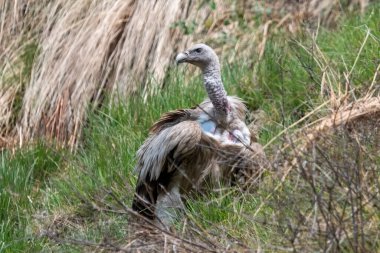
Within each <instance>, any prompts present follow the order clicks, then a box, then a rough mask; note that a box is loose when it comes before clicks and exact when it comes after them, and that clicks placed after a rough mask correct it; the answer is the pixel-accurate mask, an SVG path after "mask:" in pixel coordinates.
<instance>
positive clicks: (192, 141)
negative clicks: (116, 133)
mask: <svg viewBox="0 0 380 253" xmlns="http://www.w3.org/2000/svg"><path fill="white" fill-rule="evenodd" d="M176 63H177V64H180V63H189V64H193V65H195V66H197V67H199V68H200V69H201V71H202V73H203V81H204V87H205V89H206V91H207V94H208V99H206V100H205V101H203V102H202V103H201V104H199V105H198V106H196V107H194V108H193V109H180V110H175V111H171V112H168V113H166V114H164V115H163V116H162V117H161V118H160V119H159V120H158V121H157V122H156V123H154V125H153V126H152V127H151V129H150V133H149V137H148V138H147V139H146V141H145V142H144V143H143V145H142V146H141V147H140V149H139V150H138V151H137V163H136V167H135V171H136V172H137V173H138V180H137V185H136V192H135V195H134V200H133V203H132V209H133V210H134V211H135V212H137V213H139V214H141V215H142V216H144V217H145V218H148V219H153V220H158V221H159V222H160V224H164V225H166V226H170V225H171V224H172V223H173V222H174V221H175V220H176V217H178V211H180V210H183V209H184V208H185V205H184V203H185V202H184V200H185V198H186V196H188V194H191V193H196V192H202V191H203V190H204V189H205V188H207V187H208V189H209V188H210V187H212V186H215V187H216V186H220V185H221V184H222V183H227V184H233V185H239V184H240V185H243V184H245V183H247V182H248V181H249V180H252V179H255V178H256V179H257V178H258V175H261V172H260V171H261V170H262V167H263V166H262V165H263V164H265V163H263V161H265V154H264V152H263V149H262V147H261V146H260V144H258V143H256V142H254V138H253V137H252V136H251V134H250V131H249V129H248V127H247V125H246V124H245V122H244V120H245V116H246V110H247V109H246V107H245V104H244V103H243V101H242V100H241V99H239V98H237V97H232V96H227V93H226V91H225V89H224V86H223V83H222V79H221V70H220V64H219V59H218V56H217V55H216V53H215V52H214V50H213V49H212V48H210V47H209V46H207V45H205V44H196V45H194V46H192V47H191V48H190V49H188V50H186V51H184V52H182V53H179V54H178V55H177V57H176ZM206 186H207V187H206Z"/></svg>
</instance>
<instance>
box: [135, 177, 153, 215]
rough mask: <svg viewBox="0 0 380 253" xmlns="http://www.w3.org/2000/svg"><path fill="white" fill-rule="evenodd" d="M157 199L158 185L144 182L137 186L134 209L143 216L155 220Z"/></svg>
mask: <svg viewBox="0 0 380 253" xmlns="http://www.w3.org/2000/svg"><path fill="white" fill-rule="evenodd" d="M156 201H157V187H156V185H154V183H153V184H152V182H151V183H150V184H148V183H146V182H144V183H141V184H138V185H137V187H136V192H135V197H134V199H133V203H132V209H133V210H134V211H136V212H138V213H139V214H141V215H142V216H144V217H146V218H148V219H151V220H153V219H154V218H155V205H156Z"/></svg>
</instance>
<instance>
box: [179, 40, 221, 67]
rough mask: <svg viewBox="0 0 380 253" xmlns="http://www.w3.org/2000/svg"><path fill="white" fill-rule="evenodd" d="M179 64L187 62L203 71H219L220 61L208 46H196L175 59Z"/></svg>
mask: <svg viewBox="0 0 380 253" xmlns="http://www.w3.org/2000/svg"><path fill="white" fill-rule="evenodd" d="M175 60H176V62H177V64H179V63H183V62H187V63H190V64H193V65H195V66H198V67H199V68H201V69H202V70H203V71H204V70H206V69H210V68H214V69H215V68H217V69H219V59H218V56H217V55H216V53H215V52H214V50H212V48H211V47H209V46H207V45H206V44H196V45H194V46H192V47H191V48H189V49H188V50H186V51H184V52H182V53H179V54H178V55H177V57H176V58H175Z"/></svg>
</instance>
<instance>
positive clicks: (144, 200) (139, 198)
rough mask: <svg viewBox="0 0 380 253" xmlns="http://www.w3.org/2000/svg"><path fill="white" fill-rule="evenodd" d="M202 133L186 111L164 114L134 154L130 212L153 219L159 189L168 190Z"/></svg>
mask: <svg viewBox="0 0 380 253" xmlns="http://www.w3.org/2000/svg"><path fill="white" fill-rule="evenodd" d="M201 136H202V131H201V128H200V126H199V124H198V123H197V122H196V121H193V120H191V119H190V115H189V113H188V111H184V110H179V111H174V112H170V113H167V114H165V115H164V116H163V117H162V118H161V119H160V120H159V121H158V122H157V123H156V124H155V125H154V126H153V127H152V129H151V134H150V136H149V137H148V139H147V140H146V141H145V142H144V144H143V145H142V146H141V148H140V149H139V150H138V152H137V159H138V161H137V165H136V172H137V173H138V174H139V177H138V182H137V186H136V196H135V199H134V201H133V204H132V208H133V209H134V210H136V211H138V212H140V213H141V214H143V215H144V216H146V217H150V218H153V217H154V205H155V203H156V201H157V195H158V194H159V191H160V188H162V187H164V188H165V187H167V186H168V185H169V184H170V180H171V178H172V176H173V175H174V173H175V171H176V168H177V167H178V166H180V164H181V162H182V161H183V160H184V159H186V157H187V156H189V155H191V154H192V152H194V150H195V149H196V147H197V145H198V143H199V142H200V139H201Z"/></svg>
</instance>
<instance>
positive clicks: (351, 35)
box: [0, 5, 380, 252]
mask: <svg viewBox="0 0 380 253" xmlns="http://www.w3.org/2000/svg"><path fill="white" fill-rule="evenodd" d="M379 17H380V8H379V7H378V5H375V6H374V7H372V8H370V9H369V10H368V12H367V14H366V15H365V16H363V17H361V16H356V17H344V18H343V19H342V21H341V23H340V24H339V25H338V27H336V28H335V30H331V29H327V28H323V27H321V28H320V29H319V30H318V36H317V37H315V36H313V35H312V34H307V33H305V34H301V35H299V36H298V37H292V38H289V37H288V36H287V35H286V34H284V33H281V32H278V33H277V34H274V35H273V36H272V37H271V38H270V39H269V40H268V41H267V45H266V51H265V54H264V57H263V59H262V60H260V61H257V62H256V63H255V64H254V65H252V66H250V65H247V64H244V63H242V62H240V61H236V62H235V63H233V64H230V65H224V67H223V80H224V83H225V85H226V89H227V90H228V92H229V94H236V95H238V96H240V97H242V98H243V99H244V100H246V101H247V103H248V106H249V108H250V109H251V110H255V109H261V110H264V111H265V112H266V115H267V119H266V121H265V125H264V126H263V130H262V132H261V136H260V141H261V142H262V143H263V144H265V143H268V142H269V141H270V140H271V139H272V138H274V137H275V136H276V135H277V134H278V133H279V132H280V131H282V130H284V129H285V128H286V127H288V126H289V125H291V124H292V123H294V122H296V121H297V120H300V119H302V117H304V116H305V115H306V114H307V113H308V112H311V111H313V110H314V108H316V106H318V105H320V104H322V103H323V102H325V101H328V100H329V99H331V92H332V91H331V90H333V91H334V92H335V93H336V94H338V93H339V92H342V91H343V90H344V89H343V88H342V84H343V83H344V82H345V78H344V75H343V74H344V73H345V72H346V73H350V78H349V80H350V86H352V87H353V88H354V89H353V93H354V95H355V96H361V95H362V92H363V91H365V90H366V88H368V86H369V85H370V84H371V82H372V78H373V75H374V72H375V70H376V68H377V66H378V64H379V55H380V32H379V31H380V29H379V24H380V18H379ZM368 31H370V32H369V33H367V32H368ZM367 34H369V35H368V36H367ZM318 48H319V49H320V50H318ZM361 48H362V50H361ZM359 52H360V53H359ZM252 57H255V56H252ZM196 73H198V75H195V76H194V77H191V78H187V77H188V76H189V74H188V73H187V71H186V70H185V71H183V69H182V68H179V69H171V70H170V71H169V73H168V74H167V77H166V79H165V87H164V89H162V90H157V91H156V90H152V91H150V92H148V94H149V93H151V94H152V95H149V96H144V95H142V94H140V93H137V94H135V96H133V97H131V98H130V99H129V100H128V101H127V102H120V103H118V104H112V106H105V107H104V108H101V109H99V110H98V111H96V112H95V113H92V114H91V116H90V119H89V121H88V122H87V127H86V128H85V130H84V135H83V139H82V146H81V147H80V148H79V149H78V151H77V152H76V153H70V152H68V151H67V150H64V149H57V148H53V147H52V146H51V144H46V143H43V142H42V143H38V144H35V145H31V146H30V147H28V148H24V149H21V150H17V151H15V152H11V151H2V153H1V161H0V185H1V188H0V210H1V211H0V252H25V251H35V252H38V251H63V252H81V251H82V250H83V247H85V245H81V244H80V243H78V242H81V243H82V244H83V242H93V243H100V242H102V241H104V240H105V238H106V239H107V240H110V241H112V242H113V243H115V244H123V243H125V241H126V238H128V229H127V227H128V219H127V215H125V214H122V213H121V214H120V213H117V212H116V213H112V212H109V211H107V210H109V209H112V210H114V209H115V210H120V204H119V203H117V201H116V199H117V200H121V201H122V202H123V203H124V204H125V205H127V206H130V204H131V198H132V195H133V190H134V184H135V180H136V178H135V175H134V173H133V166H134V163H135V160H134V158H135V153H136V150H137V149H138V147H139V146H140V145H141V144H142V142H143V141H144V139H145V138H146V136H147V132H148V129H149V127H150V126H151V124H152V123H153V122H154V121H155V120H157V119H158V118H159V116H160V115H161V114H162V113H163V112H166V111H169V110H173V109H176V108H186V107H192V106H194V105H195V104H197V103H199V102H201V101H202V99H203V98H204V97H205V96H206V94H205V91H204V89H203V86H202V83H201V78H200V76H199V72H196ZM324 73H326V74H325V75H326V78H327V81H326V86H325V88H324V89H322V94H321V83H322V82H323V78H322V76H323V75H324ZM328 78H330V80H329V79H328ZM236 84H238V85H236ZM329 88H331V89H329ZM327 109H328V107H324V110H321V111H318V113H316V114H313V115H312V116H311V117H310V118H308V119H306V120H305V121H304V122H303V123H302V124H298V125H297V126H296V127H297V128H301V127H302V126H303V124H306V123H308V122H311V121H313V120H315V119H316V118H318V117H321V116H324V115H326V114H327V112H328V110H327ZM281 142H282V139H281V138H279V139H278V140H276V141H275V142H274V144H272V145H271V146H270V147H269V149H268V150H267V152H268V153H272V152H273V153H274V150H275V149H276V148H275V147H277V146H281ZM336 143H337V142H336ZM342 145H343V144H342ZM371 145H372V144H371ZM343 146H344V145H343ZM337 147H338V146H337ZM352 152H354V151H352ZM333 153H334V152H333ZM331 156H332V159H334V157H335V158H336V159H338V158H339V159H344V157H343V158H342V157H339V155H335V156H334V154H332V155H331ZM271 157H272V156H271ZM378 166H379V163H377V168H379V167H378ZM294 173H295V172H294ZM299 175H300V174H298V177H299ZM377 176H378V175H377ZM296 179H297V176H294V177H288V178H287V179H286V181H285V182H284V183H283V184H282V185H281V187H280V188H279V190H278V191H276V192H273V189H274V187H275V186H277V185H278V184H279V183H280V180H279V179H278V178H276V177H271V172H268V176H267V177H266V178H265V180H264V182H263V184H262V185H261V186H260V187H259V189H258V190H257V191H256V192H255V194H242V193H241V192H239V191H236V190H234V189H232V190H231V189H226V190H225V191H222V192H219V193H213V194H211V195H210V196H207V197H200V198H198V199H194V200H191V201H190V202H189V203H188V207H189V210H188V211H187V216H188V218H189V221H190V222H192V223H194V224H195V225H196V227H197V228H198V229H199V230H200V231H203V232H204V233H205V234H206V235H207V236H205V237H206V238H209V239H210V240H214V242H215V243H216V244H218V245H222V246H225V245H227V244H229V243H230V242H231V241H233V240H234V238H238V240H239V241H240V242H241V243H242V244H245V245H246V246H248V247H250V248H253V249H256V248H260V247H264V246H267V247H270V245H274V244H276V243H277V246H279V245H290V246H289V247H291V242H292V236H293V235H295V234H296V233H295V232H294V229H293V227H292V226H293V225H294V224H298V223H302V221H301V220H300V219H301V218H300V216H299V215H298V214H299V213H301V212H308V211H310V208H311V204H312V201H311V200H310V199H309V198H308V197H310V198H312V196H309V195H308V192H310V191H311V190H310V187H311V186H310V187H306V186H305V187H304V188H302V189H303V190H305V192H304V193H305V195H299V194H295V192H296V191H297V190H299V188H297V187H298V186H297V184H298V183H297V180H296ZM299 187H301V186H299ZM323 187H324V186H323V185H320V186H319V190H321V192H323V190H324V188H323ZM328 193H329V192H326V196H328ZM305 196H307V198H305ZM337 206H338V205H337ZM178 226H179V228H178V229H179V231H181V224H179V225H178ZM182 229H185V228H183V227H182ZM48 230H52V231H57V232H59V234H60V236H62V237H63V238H69V239H70V238H73V239H75V240H78V241H67V242H68V243H64V242H63V243H62V242H61V243H56V242H55V241H54V240H48V239H47V238H46V237H44V236H43V235H44V233H45V232H46V231H48ZM184 231H186V230H184ZM189 233H190V231H189ZM214 235H215V236H214ZM215 238H217V239H215ZM307 239H308V238H305V243H307V242H308V241H307ZM309 239H310V238H309ZM274 246H276V245H274ZM347 247H348V246H347ZM264 248H265V247H264ZM375 248H377V249H379V245H376V244H374V245H373V246H372V249H375ZM268 249H271V248H268ZM272 250H273V249H272ZM347 251H350V250H348V249H347Z"/></svg>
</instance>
